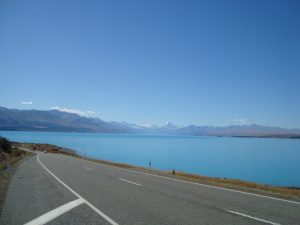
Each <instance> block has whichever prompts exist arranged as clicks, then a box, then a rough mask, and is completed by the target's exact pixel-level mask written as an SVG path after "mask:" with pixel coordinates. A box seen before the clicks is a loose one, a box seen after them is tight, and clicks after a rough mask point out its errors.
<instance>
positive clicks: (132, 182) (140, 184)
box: [119, 178, 141, 186]
mask: <svg viewBox="0 0 300 225" xmlns="http://www.w3.org/2000/svg"><path fill="white" fill-rule="evenodd" d="M119 179H120V180H122V181H125V182H127V183H130V184H134V185H137V186H141V184H138V183H135V182H132V181H129V180H125V179H122V178H119Z"/></svg>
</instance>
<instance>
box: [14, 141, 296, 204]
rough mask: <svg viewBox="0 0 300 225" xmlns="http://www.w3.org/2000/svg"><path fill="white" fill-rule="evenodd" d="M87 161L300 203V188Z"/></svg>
mask: <svg viewBox="0 0 300 225" xmlns="http://www.w3.org/2000/svg"><path fill="white" fill-rule="evenodd" d="M14 145H16V146H18V147H26V148H31V149H35V150H37V151H44V150H47V151H48V152H53V153H59V154H65V155H69V156H72V157H76V158H81V159H83V157H82V156H79V155H77V154H76V152H75V151H73V150H70V149H64V148H61V147H58V146H55V145H49V144H32V143H22V144H21V143H18V144H17V143H14ZM85 159H86V160H89V161H93V162H96V163H101V164H105V165H109V166H115V167H119V168H123V169H129V170H134V171H140V172H144V173H150V174H155V175H160V176H165V177H170V178H175V179H179V180H185V181H191V182H196V183H200V184H207V185H212V186H217V187H222V188H229V189H234V190H239V191H245V192H251V193H257V194H263V195H268V196H274V197H280V198H285V199H292V200H296V201H300V188H292V187H291V188H288V187H274V186H269V185H262V184H257V183H254V182H247V181H242V180H237V179H226V178H214V177H207V176H201V175H198V174H188V173H185V172H180V171H160V170H153V169H152V170H149V169H147V168H145V167H138V166H133V165H129V164H125V163H115V162H110V161H105V160H97V159H92V158H85Z"/></svg>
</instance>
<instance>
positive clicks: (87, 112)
mask: <svg viewBox="0 0 300 225" xmlns="http://www.w3.org/2000/svg"><path fill="white" fill-rule="evenodd" d="M51 109H56V110H58V111H61V112H67V113H75V114H77V115H80V116H86V117H90V116H93V115H95V114H96V112H93V111H90V110H88V111H81V110H78V109H70V108H65V107H60V106H55V107H52V108H51Z"/></svg>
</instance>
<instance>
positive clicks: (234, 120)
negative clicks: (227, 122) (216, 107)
mask: <svg viewBox="0 0 300 225" xmlns="http://www.w3.org/2000/svg"><path fill="white" fill-rule="evenodd" d="M233 122H235V123H239V124H246V123H247V122H248V120H247V118H236V119H233Z"/></svg>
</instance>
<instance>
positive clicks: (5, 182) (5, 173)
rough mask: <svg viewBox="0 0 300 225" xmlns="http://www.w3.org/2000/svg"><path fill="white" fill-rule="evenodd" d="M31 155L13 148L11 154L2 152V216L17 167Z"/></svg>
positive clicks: (0, 208)
mask: <svg viewBox="0 0 300 225" xmlns="http://www.w3.org/2000/svg"><path fill="white" fill-rule="evenodd" d="M29 155H31V154H30V153H28V152H25V151H22V150H20V149H17V148H12V151H11V153H10V154H8V153H4V152H3V151H0V215H1V214H2V209H3V204H4V201H5V197H6V193H7V190H8V187H9V183H10V180H11V178H12V176H13V174H14V172H15V170H16V166H17V164H18V162H19V161H20V160H22V159H24V158H25V157H26V156H29Z"/></svg>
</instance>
